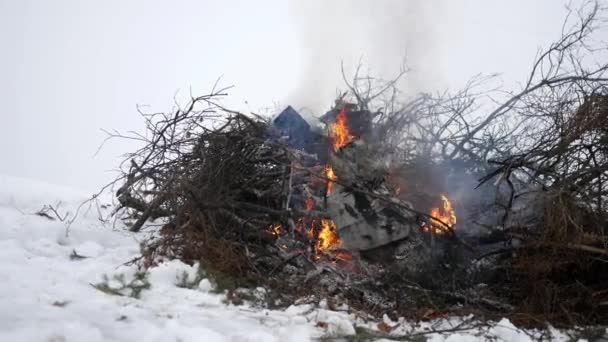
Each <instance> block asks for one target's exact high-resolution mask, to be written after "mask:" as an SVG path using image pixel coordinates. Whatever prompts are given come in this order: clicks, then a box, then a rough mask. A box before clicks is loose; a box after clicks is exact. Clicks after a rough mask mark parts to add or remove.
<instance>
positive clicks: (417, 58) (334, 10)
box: [288, 0, 442, 114]
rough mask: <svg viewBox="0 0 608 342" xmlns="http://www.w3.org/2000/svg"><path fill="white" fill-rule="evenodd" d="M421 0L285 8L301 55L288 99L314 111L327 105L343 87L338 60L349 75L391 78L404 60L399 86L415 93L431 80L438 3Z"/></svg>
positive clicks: (340, 0) (348, 0) (320, 0)
mask: <svg viewBox="0 0 608 342" xmlns="http://www.w3.org/2000/svg"><path fill="white" fill-rule="evenodd" d="M433 4H434V6H431V5H430V4H429V3H428V2H427V1H418V0H415V1H403V0H383V1H376V0H332V1H325V0H308V1H296V2H294V3H292V7H291V11H292V16H293V19H292V20H294V21H295V23H296V27H297V29H298V31H299V34H300V37H299V40H300V42H301V44H302V45H303V51H304V55H303V56H302V58H301V60H302V61H303V64H304V65H302V67H301V70H302V74H301V77H300V82H299V85H298V86H297V87H296V88H295V90H294V91H293V92H292V94H291V95H290V96H289V99H288V102H289V103H291V104H294V105H295V106H296V107H297V108H298V109H302V108H307V109H309V111H312V112H314V113H316V114H318V113H320V112H322V111H324V110H326V109H328V107H329V106H330V105H331V103H332V100H333V99H335V96H336V94H337V91H338V90H344V89H345V88H346V86H345V84H344V81H343V79H342V74H341V70H340V69H341V67H340V66H341V63H343V64H344V69H345V72H346V74H347V77H352V74H353V73H354V71H355V69H356V67H357V65H358V64H359V63H362V65H363V68H362V69H361V71H362V74H364V75H367V74H371V75H374V76H377V77H381V78H384V79H390V78H393V77H395V75H397V74H398V73H399V70H400V68H401V67H402V66H403V65H404V62H405V64H406V65H407V67H408V68H409V69H410V70H411V71H410V72H409V73H408V74H407V76H406V77H405V78H404V80H403V83H402V84H401V85H400V88H401V89H402V90H405V91H406V92H409V93H411V92H416V91H420V90H422V89H424V88H426V86H427V85H428V84H429V81H436V80H437V78H438V75H437V73H435V74H433V70H428V69H429V68H428V67H427V70H425V71H424V72H422V70H421V67H422V65H423V64H424V65H432V62H429V59H431V58H432V56H433V55H434V50H435V46H436V44H435V39H434V36H435V34H434V32H433V25H432V21H431V20H430V18H431V17H432V15H433V13H434V12H437V11H439V10H440V8H441V7H442V6H437V5H438V3H437V2H433Z"/></svg>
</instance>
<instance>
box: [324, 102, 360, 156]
mask: <svg viewBox="0 0 608 342" xmlns="http://www.w3.org/2000/svg"><path fill="white" fill-rule="evenodd" d="M329 129H330V133H331V135H332V137H333V139H334V151H337V150H338V149H340V147H342V146H344V145H346V144H348V143H349V142H351V141H353V139H354V138H355V137H354V136H352V135H351V134H350V132H349V131H348V125H347V124H346V107H342V108H340V111H339V112H338V115H336V121H335V122H334V123H333V124H331V125H330V126H329Z"/></svg>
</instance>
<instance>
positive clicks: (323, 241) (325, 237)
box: [315, 218, 342, 252]
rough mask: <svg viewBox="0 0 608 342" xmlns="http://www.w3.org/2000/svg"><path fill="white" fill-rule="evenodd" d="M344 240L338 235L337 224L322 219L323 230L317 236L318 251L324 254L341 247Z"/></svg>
mask: <svg viewBox="0 0 608 342" xmlns="http://www.w3.org/2000/svg"><path fill="white" fill-rule="evenodd" d="M341 244H342V240H340V237H339V236H338V234H337V233H336V224H335V223H334V221H332V220H330V219H325V218H324V219H321V230H320V231H319V235H318V236H317V244H316V246H315V247H316V250H317V252H322V251H324V250H328V249H330V248H334V247H339V246H340V245H341Z"/></svg>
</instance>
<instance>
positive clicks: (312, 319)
mask: <svg viewBox="0 0 608 342" xmlns="http://www.w3.org/2000/svg"><path fill="white" fill-rule="evenodd" d="M88 197H89V194H85V193H80V192H79V191H77V190H71V189H67V188H64V187H59V186H54V185H50V184H46V183H42V182H37V181H33V180H26V179H19V178H15V177H8V176H2V175H0V341H36V342H39V341H49V342H60V341H61V342H72V341H73V342H77V341H90V342H97V341H129V342H132V341H159V342H161V341H162V342H166V341H182V342H189V341H309V340H311V339H318V338H321V337H332V336H333V337H336V336H350V335H355V334H360V331H361V330H360V329H356V328H366V329H371V330H374V329H377V328H378V327H379V322H364V321H363V320H361V318H358V317H357V316H356V315H355V314H354V313H352V312H349V310H345V311H344V312H333V311H329V310H326V309H324V308H323V305H321V306H320V307H319V308H317V307H313V306H311V305H300V306H292V307H289V308H287V309H286V310H265V309H260V308H256V307H255V306H252V305H248V304H247V303H245V304H243V305H233V304H228V301H226V295H225V294H224V293H218V291H214V288H213V284H212V283H211V282H210V281H209V280H207V279H202V280H201V281H200V282H198V281H197V283H195V284H191V285H193V286H190V287H189V288H188V287H184V286H182V285H181V284H182V283H183V282H184V281H185V280H187V281H188V282H192V281H194V279H196V278H197V277H196V275H197V268H196V267H192V266H189V265H186V264H183V263H181V262H179V261H171V262H165V263H163V264H161V265H160V266H158V267H156V268H154V269H151V270H150V271H149V273H148V274H147V275H146V277H145V279H144V280H137V279H136V269H135V267H133V266H124V264H125V263H126V262H128V261H130V260H132V259H133V258H135V257H137V256H138V252H139V241H141V240H142V239H144V238H145V237H146V235H145V234H144V233H139V234H131V233H128V232H127V231H126V230H125V229H124V227H123V226H122V225H121V224H120V223H116V224H115V225H113V224H108V223H103V222H101V221H100V219H99V218H100V215H102V216H106V215H107V214H108V213H109V212H110V211H111V207H110V206H103V207H102V206H97V205H93V206H83V207H82V208H81V210H80V212H79V215H78V217H77V219H76V220H75V221H74V222H73V223H72V224H71V225H70V227H69V234H68V235H67V236H66V223H65V221H67V220H64V222H61V220H59V219H57V218H56V216H55V215H54V213H52V212H47V214H48V215H49V216H50V217H51V218H54V219H50V218H49V217H45V216H41V215H37V214H36V213H37V212H39V211H40V209H41V208H43V206H45V205H52V206H53V207H54V208H55V209H57V213H58V214H59V215H60V216H62V217H63V216H64V215H65V214H66V213H68V212H69V213H70V214H69V216H68V220H69V218H71V217H73V214H74V213H75V212H76V209H77V208H78V206H79V204H80V203H82V202H83V201H84V200H86V199H87V198H88ZM109 202H110V201H107V203H109ZM103 203H104V202H103V201H102V204H103ZM121 277H122V278H121ZM121 279H122V281H123V282H127V283H129V284H132V285H133V284H136V285H137V284H140V285H145V284H148V283H149V288H147V289H143V290H142V291H141V293H140V295H139V296H138V298H136V296H130V295H129V292H128V291H127V290H128V289H126V290H124V291H123V290H120V291H119V290H116V291H115V293H112V291H102V289H100V287H99V284H105V285H107V287H108V288H109V289H119V288H120V287H121V285H122V284H123V283H122V282H121ZM198 280H200V279H198ZM137 282H139V283H137ZM260 291H262V290H261V289H260ZM461 323H462V319H456V318H455V319H453V320H444V321H438V322H424V323H419V324H413V323H410V322H406V321H403V320H400V321H399V322H391V321H390V320H388V318H386V319H385V322H383V323H380V324H381V325H383V326H384V327H386V326H388V327H391V330H392V332H391V334H393V335H394V336H405V335H409V334H418V335H419V336H423V335H421V334H425V332H426V331H429V330H431V329H433V330H441V329H444V330H449V329H450V328H451V327H455V326H458V324H461ZM424 336H426V337H427V338H428V340H430V341H477V340H479V341H483V340H486V339H487V338H494V339H496V340H501V341H527V340H532V338H533V337H534V336H535V335H534V334H533V333H530V332H524V331H521V330H518V329H516V328H515V327H514V326H513V325H512V324H511V323H510V322H509V321H508V320H506V319H504V320H502V321H500V322H498V323H495V324H491V325H489V326H487V327H486V328H485V329H465V330H460V329H456V330H455V331H454V332H453V333H445V334H439V333H434V334H429V335H424ZM536 337H538V335H536ZM552 338H554V339H556V340H564V341H565V340H568V337H567V336H566V335H565V334H564V333H560V332H557V331H552Z"/></svg>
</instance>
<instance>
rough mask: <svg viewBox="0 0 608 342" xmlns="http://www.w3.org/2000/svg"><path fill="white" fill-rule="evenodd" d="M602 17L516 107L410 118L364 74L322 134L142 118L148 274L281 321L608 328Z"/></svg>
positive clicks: (130, 168)
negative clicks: (233, 295)
mask: <svg viewBox="0 0 608 342" xmlns="http://www.w3.org/2000/svg"><path fill="white" fill-rule="evenodd" d="M591 5H593V4H591ZM598 13H599V7H598V6H597V5H595V6H589V5H588V6H586V7H583V8H582V9H581V10H580V11H578V12H576V14H577V15H575V16H572V17H571V19H570V20H574V19H575V20H574V21H575V23H574V25H571V26H568V25H565V26H564V27H565V29H564V32H563V36H562V37H561V38H560V39H559V40H558V41H556V42H555V43H553V44H552V45H551V46H550V47H549V48H548V49H547V50H546V51H544V52H543V53H541V54H540V55H539V56H538V58H537V60H536V61H535V63H534V65H533V68H532V70H531V72H530V75H529V77H528V79H527V80H525V82H524V84H523V87H522V89H520V90H518V91H515V92H507V91H502V90H501V91H499V92H493V91H487V90H484V89H487V88H484V87H486V86H487V85H488V82H492V80H493V78H476V79H474V80H472V81H471V82H470V83H469V84H468V85H467V87H466V88H465V89H463V90H462V91H460V92H457V93H455V94H449V93H443V94H442V95H441V96H432V95H429V94H423V95H419V96H416V97H414V98H410V99H408V100H406V101H405V102H399V101H398V100H397V99H399V98H400V97H399V96H398V94H399V93H398V91H397V80H398V79H395V80H393V81H389V82H383V81H379V80H375V79H373V78H371V77H369V76H365V77H361V76H360V75H359V71H358V70H357V72H356V73H355V76H354V77H353V79H352V81H350V82H348V81H347V82H346V85H347V87H348V91H347V92H346V93H345V94H344V95H343V96H341V97H340V98H339V99H338V100H337V101H336V104H335V106H334V107H333V108H332V109H331V110H330V111H329V112H328V113H327V114H326V115H324V116H323V117H322V118H321V121H322V122H323V123H324V124H325V125H326V132H324V133H319V131H317V130H315V128H313V127H311V125H310V124H308V123H307V122H306V121H305V120H303V119H302V117H300V116H299V114H298V113H297V112H296V111H295V110H294V109H293V108H291V107H288V108H287V109H286V110H285V111H283V112H282V113H281V114H280V115H279V116H277V117H276V118H275V119H274V120H268V119H266V118H263V117H260V116H256V115H246V114H242V113H239V112H235V111H231V110H229V109H226V108H224V107H222V106H221V105H220V104H219V102H218V101H219V99H220V98H221V97H222V96H224V94H223V92H222V91H219V92H213V93H212V94H210V95H207V96H202V97H198V98H193V99H191V101H190V103H189V105H188V106H187V107H186V108H183V109H178V110H176V111H175V112H173V113H171V114H154V115H145V116H144V117H145V120H146V124H147V127H146V128H147V132H146V134H145V135H136V136H130V138H136V139H139V140H141V141H143V143H144V146H143V147H142V148H141V149H140V150H138V151H136V152H134V153H133V154H131V155H128V158H127V159H126V163H125V165H124V167H123V170H124V174H123V175H122V176H121V177H120V178H119V179H117V181H116V182H118V183H119V185H120V186H119V190H118V191H117V193H116V195H117V199H118V201H119V203H120V204H121V210H120V213H121V215H122V217H127V218H128V219H129V222H130V224H131V226H130V228H131V230H132V231H140V230H141V229H143V228H147V229H148V228H150V227H154V226H155V225H158V227H157V232H158V234H157V235H155V236H154V237H153V238H152V239H150V240H149V241H147V242H146V243H144V245H143V250H142V258H141V259H140V260H138V262H139V264H140V265H141V266H142V267H143V268H147V267H152V266H154V265H155V264H156V263H158V262H159V261H160V260H162V259H163V258H179V259H181V260H183V261H186V262H190V263H194V262H200V263H201V264H202V265H203V266H204V267H205V268H206V269H209V270H212V271H213V272H214V273H216V274H221V275H222V276H225V277H230V278H231V279H234V280H235V281H236V284H237V286H246V285H263V286H265V287H267V288H268V289H269V290H270V292H269V298H268V302H267V305H269V306H275V305H288V304H290V303H294V302H302V301H316V302H319V301H321V300H327V302H328V305H330V306H335V307H338V306H340V305H341V304H348V306H349V307H350V308H351V309H353V310H359V311H361V312H365V313H367V314H371V315H374V316H381V315H383V314H389V315H391V316H394V317H399V316H404V317H409V318H414V319H430V318H436V317H438V316H442V315H448V314H469V313H474V314H476V315H478V317H487V318H499V317H504V316H507V317H509V318H511V319H512V320H513V321H515V322H518V323H521V324H525V325H528V326H537V327H538V326H544V324H545V322H551V323H552V324H554V325H558V326H573V325H581V324H595V323H597V324H607V323H608V276H606V275H607V274H608V266H607V265H608V238H606V234H607V233H608V204H607V202H608V63H603V64H602V63H600V64H597V65H595V64H594V65H593V66H592V67H586V65H587V64H586V63H583V61H586V60H587V59H588V58H589V57H590V56H597V53H601V52H602V51H604V52H606V50H605V49H604V50H601V49H597V48H594V47H592V44H591V43H590V41H591V37H592V33H593V32H594V29H595V23H596V22H597V18H598ZM572 18H574V19H572ZM567 24H568V23H567ZM568 27H570V30H566V28H568ZM402 75H403V74H401V75H399V77H401V76H402ZM345 81H346V78H345ZM488 98H491V99H492V101H488V100H487V99H488ZM150 229H151V228H150Z"/></svg>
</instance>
